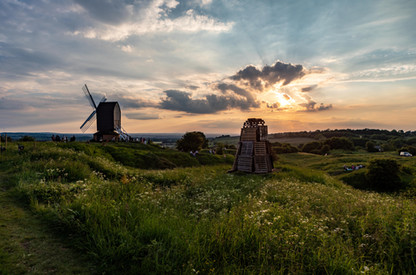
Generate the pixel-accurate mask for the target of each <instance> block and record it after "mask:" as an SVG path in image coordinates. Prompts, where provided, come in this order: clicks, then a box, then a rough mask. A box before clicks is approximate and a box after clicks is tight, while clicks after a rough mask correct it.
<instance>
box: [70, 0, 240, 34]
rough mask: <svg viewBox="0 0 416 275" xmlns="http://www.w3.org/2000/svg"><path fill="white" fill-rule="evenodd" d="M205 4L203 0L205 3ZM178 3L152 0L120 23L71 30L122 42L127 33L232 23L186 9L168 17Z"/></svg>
mask: <svg viewBox="0 0 416 275" xmlns="http://www.w3.org/2000/svg"><path fill="white" fill-rule="evenodd" d="M204 3H205V2H204ZM178 4H179V3H178V2H177V1H174V0H172V1H171V0H169V1H163V0H162V1H160V0H159V1H157V0H156V1H153V2H152V3H151V4H150V5H149V6H147V7H144V8H143V9H140V10H135V9H134V8H133V7H131V8H130V9H129V12H128V13H127V14H129V16H128V19H127V20H126V21H125V22H123V23H121V24H105V23H98V25H97V26H93V27H88V28H84V29H80V30H76V31H73V32H70V34H72V35H82V36H84V37H85V38H90V39H101V40H106V41H113V42H114V41H121V40H125V39H127V38H128V37H130V36H134V35H143V34H148V33H169V32H173V31H178V32H191V33H193V32H200V31H209V32H217V33H218V32H227V31H230V30H231V28H232V26H233V23H232V22H225V23H224V22H221V21H219V20H218V19H215V18H212V17H209V16H207V15H203V14H198V13H196V12H195V11H194V10H192V9H189V10H187V11H186V12H185V14H184V15H182V16H180V17H177V18H173V19H172V18H169V16H168V13H169V12H170V11H171V10H172V9H174V8H175V7H176V6H177V5H178Z"/></svg>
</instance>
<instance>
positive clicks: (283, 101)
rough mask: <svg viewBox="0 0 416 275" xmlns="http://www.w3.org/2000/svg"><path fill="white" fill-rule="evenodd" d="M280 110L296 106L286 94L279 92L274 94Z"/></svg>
mask: <svg viewBox="0 0 416 275" xmlns="http://www.w3.org/2000/svg"><path fill="white" fill-rule="evenodd" d="M274 93H275V95H276V99H277V102H278V103H279V106H280V108H289V107H292V106H295V105H296V101H295V100H294V99H293V98H292V97H291V96H290V95H288V94H286V93H281V92H277V91H275V92H274Z"/></svg>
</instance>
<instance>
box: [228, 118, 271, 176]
mask: <svg viewBox="0 0 416 275" xmlns="http://www.w3.org/2000/svg"><path fill="white" fill-rule="evenodd" d="M264 123H265V122H264V120H263V119H259V118H249V119H248V120H247V121H246V122H244V125H243V128H241V135H240V141H239V143H238V149H237V153H236V156H235V160H234V165H233V170H232V171H243V172H249V173H269V172H272V170H273V161H272V156H271V146H270V142H269V141H268V140H267V126H266V125H265V124H264Z"/></svg>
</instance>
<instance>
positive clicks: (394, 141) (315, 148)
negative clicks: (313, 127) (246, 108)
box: [272, 134, 416, 155]
mask: <svg viewBox="0 0 416 275" xmlns="http://www.w3.org/2000/svg"><path fill="white" fill-rule="evenodd" d="M378 135H380V134H378ZM378 135H377V137H375V136H374V134H373V135H370V136H368V137H363V136H360V137H351V136H349V137H345V136H343V137H330V138H323V139H320V140H316V141H312V142H309V143H306V144H300V145H299V146H298V147H295V146H293V145H291V144H288V143H279V142H275V143H272V146H273V149H274V151H275V152H276V153H277V154H287V153H296V152H306V153H312V154H322V155H324V154H327V153H328V152H329V151H331V150H338V149H340V150H346V151H356V150H366V151H368V152H382V151H398V152H399V153H400V152H409V153H410V154H412V155H416V136H415V137H408V136H407V137H406V136H393V137H389V138H383V139H381V138H379V137H378ZM383 137H384V136H383Z"/></svg>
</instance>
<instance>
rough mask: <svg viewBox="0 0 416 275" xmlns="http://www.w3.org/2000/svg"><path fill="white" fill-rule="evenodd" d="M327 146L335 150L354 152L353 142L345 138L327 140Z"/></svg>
mask: <svg viewBox="0 0 416 275" xmlns="http://www.w3.org/2000/svg"><path fill="white" fill-rule="evenodd" d="M325 144H327V145H329V146H330V147H331V150H333V149H342V150H354V143H352V141H351V140H349V139H347V138H344V137H333V138H330V139H327V140H325Z"/></svg>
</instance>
